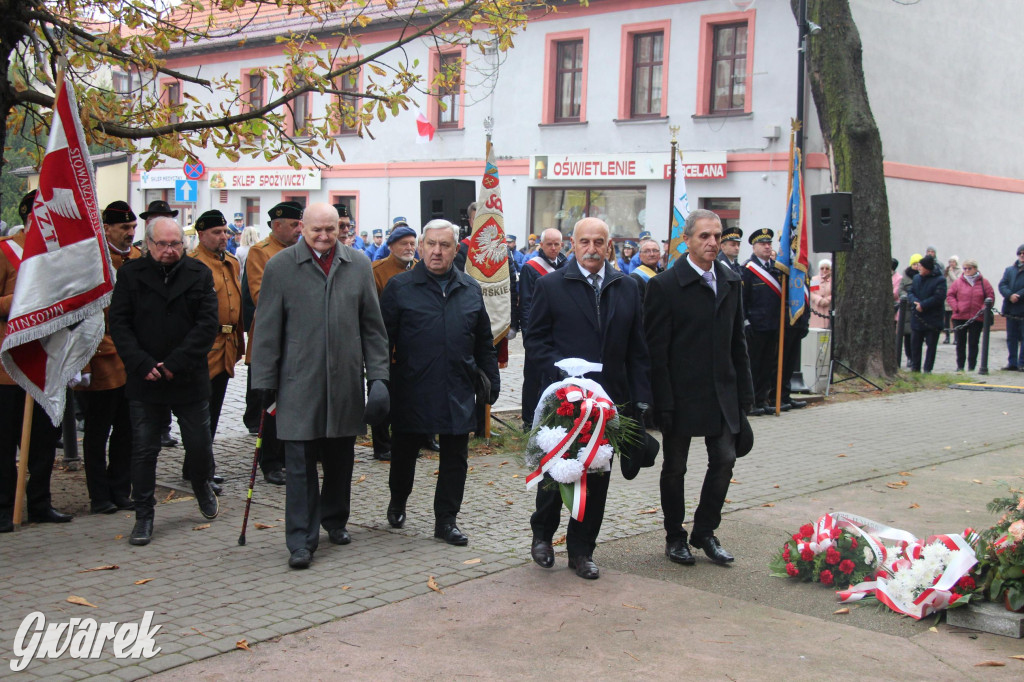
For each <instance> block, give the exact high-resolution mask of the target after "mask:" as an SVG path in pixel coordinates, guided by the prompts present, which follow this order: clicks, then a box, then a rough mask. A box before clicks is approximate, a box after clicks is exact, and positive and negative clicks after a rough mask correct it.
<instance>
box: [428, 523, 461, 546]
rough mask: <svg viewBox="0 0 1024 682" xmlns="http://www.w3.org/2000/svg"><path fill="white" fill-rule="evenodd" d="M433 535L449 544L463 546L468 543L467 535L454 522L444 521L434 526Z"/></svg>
mask: <svg viewBox="0 0 1024 682" xmlns="http://www.w3.org/2000/svg"><path fill="white" fill-rule="evenodd" d="M434 537H435V538H440V539H441V540H444V541H445V542H447V543H448V544H449V545H457V546H459V547H464V546H465V545H468V544H469V537H468V536H466V534H465V533H463V532H462V531H461V530H459V527H458V526H456V525H455V524H454V523H446V524H444V525H441V526H437V527H435V528H434Z"/></svg>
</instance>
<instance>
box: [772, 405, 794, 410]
mask: <svg viewBox="0 0 1024 682" xmlns="http://www.w3.org/2000/svg"><path fill="white" fill-rule="evenodd" d="M792 409H793V406H792V405H790V404H789V403H780V404H779V412H789V411H790V410H792ZM772 412H775V408H774V407H773V408H772Z"/></svg>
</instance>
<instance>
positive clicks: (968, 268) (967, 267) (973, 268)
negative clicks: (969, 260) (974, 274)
mask: <svg viewBox="0 0 1024 682" xmlns="http://www.w3.org/2000/svg"><path fill="white" fill-rule="evenodd" d="M977 269H978V268H976V267H974V266H973V265H965V266H964V270H977Z"/></svg>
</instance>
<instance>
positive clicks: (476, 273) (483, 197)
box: [466, 142, 512, 361]
mask: <svg viewBox="0 0 1024 682" xmlns="http://www.w3.org/2000/svg"><path fill="white" fill-rule="evenodd" d="M476 203H477V209H476V217H475V218H474V219H473V234H472V236H470V238H469V253H468V254H466V274H467V275H469V276H470V277H472V278H473V279H475V280H476V281H477V282H479V283H480V289H481V290H482V291H483V295H484V305H485V306H486V307H487V315H488V316H489V317H490V318H491V333H492V334H493V335H494V343H495V344H498V343H499V342H501V340H502V339H504V338H505V335H506V334H508V330H509V325H510V324H511V321H512V298H511V296H509V286H510V282H511V279H510V277H509V265H508V246H506V245H505V217H504V215H503V214H502V210H501V180H500V175H499V174H498V165H497V164H496V163H495V161H494V147H493V146H492V145H491V143H490V142H488V143H487V160H486V162H485V164H484V178H483V181H482V182H481V184H480V194H479V196H478V198H477V202H476ZM499 361H500V358H499Z"/></svg>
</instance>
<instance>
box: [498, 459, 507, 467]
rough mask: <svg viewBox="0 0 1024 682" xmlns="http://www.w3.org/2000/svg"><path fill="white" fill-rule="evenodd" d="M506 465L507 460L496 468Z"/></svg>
mask: <svg viewBox="0 0 1024 682" xmlns="http://www.w3.org/2000/svg"><path fill="white" fill-rule="evenodd" d="M506 464H508V460H505V461H504V462H502V463H501V464H499V465H498V466H500V467H503V466H505V465H506Z"/></svg>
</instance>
